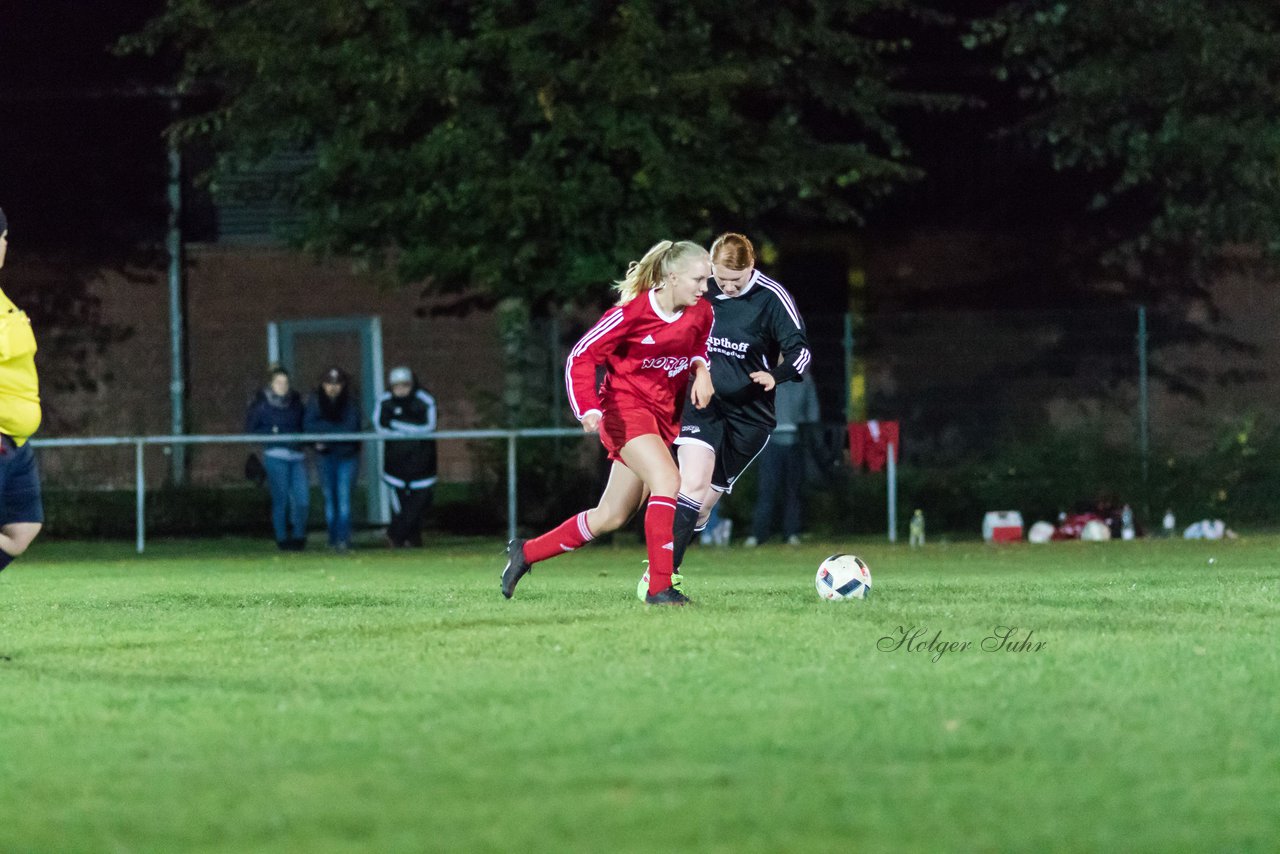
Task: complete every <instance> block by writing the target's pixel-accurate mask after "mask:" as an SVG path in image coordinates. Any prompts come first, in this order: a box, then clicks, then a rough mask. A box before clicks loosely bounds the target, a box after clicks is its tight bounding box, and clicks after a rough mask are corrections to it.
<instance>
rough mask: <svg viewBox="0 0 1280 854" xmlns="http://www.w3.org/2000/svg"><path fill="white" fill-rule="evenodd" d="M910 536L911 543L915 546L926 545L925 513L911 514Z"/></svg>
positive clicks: (918, 511) (917, 511) (920, 511)
mask: <svg viewBox="0 0 1280 854" xmlns="http://www.w3.org/2000/svg"><path fill="white" fill-rule="evenodd" d="M908 531H909V534H910V543H911V546H912V547H913V548H914V547H915V546H923V545H924V511H923V510H916V512H914V513H912V514H911V524H910V525H909V526H908Z"/></svg>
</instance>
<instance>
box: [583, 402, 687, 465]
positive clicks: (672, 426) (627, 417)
mask: <svg viewBox="0 0 1280 854" xmlns="http://www.w3.org/2000/svg"><path fill="white" fill-rule="evenodd" d="M646 433H653V434H655V435H657V436H658V437H659V438H660V439H662V444H664V445H667V446H670V445H671V443H672V442H674V441H675V440H676V436H678V435H679V434H680V422H678V421H676V422H674V423H672V422H671V421H670V420H664V419H660V418H658V417H657V416H655V415H654V414H653V411H652V410H650V409H647V408H645V407H641V406H611V407H609V408H608V409H606V410H605V413H604V417H602V418H601V419H600V441H601V442H602V443H603V444H604V449H605V450H606V451H608V452H609V459H611V460H617V461H618V462H622V456H621V452H622V446H623V445H625V444H627V442H630V441H631V440H632V439H634V438H636V437H637V436H643V435H645V434H646Z"/></svg>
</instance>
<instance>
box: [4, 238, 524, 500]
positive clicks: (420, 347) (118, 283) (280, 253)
mask: <svg viewBox="0 0 1280 854" xmlns="http://www.w3.org/2000/svg"><path fill="white" fill-rule="evenodd" d="M13 260H14V261H15V262H16V261H17V259H13ZM17 266H18V265H17V264H16V263H15V269H16V268H17ZM22 267H23V269H22V277H21V282H19V283H16V284H14V285H12V286H11V285H10V284H9V282H10V280H12V279H14V276H12V275H10V276H9V277H8V278H7V279H6V282H7V284H6V289H7V290H12V291H13V292H14V295H15V297H16V296H17V293H18V292H19V291H21V290H23V289H27V290H28V291H30V290H32V289H34V288H35V287H37V286H39V285H40V284H41V283H44V284H45V285H46V286H51V283H55V282H56V281H57V280H58V276H59V275H60V274H59V273H58V272H57V268H56V265H52V264H48V263H43V262H40V263H28V264H24V265H22ZM10 272H12V271H10ZM420 291H421V288H419V287H413V286H408V287H404V288H399V289H387V288H383V287H380V286H379V284H378V282H377V280H375V278H374V277H373V276H370V275H362V274H359V273H356V272H353V271H352V270H351V268H350V265H348V264H345V263H343V262H340V261H327V262H317V261H315V260H313V259H312V258H310V257H309V256H305V255H301V254H299V253H296V252H292V251H288V250H283V249H257V248H254V249H245V248H226V247H212V246H209V247H206V246H189V247H188V249H187V258H186V294H187V306H186V316H187V335H188V341H187V351H188V359H189V362H188V375H187V381H188V389H187V392H188V393H187V400H188V408H187V431H188V432H190V433H215V434H216V433H237V432H240V430H241V429H242V426H243V418H244V410H245V406H246V404H247V402H248V400H249V398H250V396H251V395H252V394H253V392H254V391H255V390H256V389H257V388H258V387H259V386H260V385H261V384H262V383H263V381H264V379H265V372H266V368H267V365H268V349H267V325H268V323H269V322H271V321H289V320H302V319H319V318H331V317H351V316H368V315H373V316H376V317H378V318H379V319H380V322H381V328H382V340H383V362H384V365H385V366H386V367H387V368H389V367H391V366H392V365H395V364H399V363H405V364H408V365H410V366H412V367H413V368H414V370H415V371H416V372H417V374H418V376H419V378H420V380H421V382H422V384H423V385H424V386H425V387H426V388H427V389H429V390H430V391H431V392H432V394H434V395H435V396H436V399H437V402H438V404H439V427H440V429H465V428H469V427H478V426H490V425H488V424H481V423H479V416H478V415H477V407H476V404H477V400H478V399H479V396H480V395H481V394H483V393H484V392H485V391H486V390H493V389H497V388H499V386H500V383H501V376H502V365H501V363H500V360H499V355H498V353H499V351H498V348H497V346H496V343H495V342H496V329H495V325H494V318H493V315H492V313H490V312H487V311H473V312H471V313H470V314H468V315H466V316H462V317H454V316H444V317H434V316H431V314H430V312H429V311H426V310H425V309H428V308H429V307H430V306H431V303H430V302H429V301H425V300H423V299H422V298H421V296H420ZM89 292H90V294H91V295H92V296H93V297H96V298H97V299H98V300H99V305H98V311H99V317H98V322H99V323H101V324H102V325H104V326H105V327H109V328H120V329H128V330H129V335H128V337H127V338H126V339H125V340H123V341H118V342H116V343H112V344H110V345H108V346H107V347H106V349H105V351H104V352H103V353H102V354H101V355H100V356H95V357H92V358H91V359H89V363H88V364H87V365H85V366H84V372H85V373H86V374H88V375H91V376H93V377H96V378H97V380H98V382H97V385H96V388H89V387H88V386H87V385H86V384H83V383H80V384H76V383H74V382H72V381H70V380H68V381H65V382H63V381H55V377H62V376H63V375H64V374H66V373H67V370H68V366H67V365H65V364H63V362H65V361H66V359H65V358H64V357H62V356H60V355H59V353H58V350H59V347H58V345H57V343H56V341H55V337H56V334H57V333H56V332H55V331H53V330H38V334H39V336H40V340H41V357H40V358H41V363H40V366H41V371H42V386H43V396H44V401H45V406H46V413H47V414H46V424H45V427H44V429H43V430H42V435H43V436H45V437H51V436H65V435H83V436H93V435H137V434H160V433H168V432H169V426H170V407H169V380H170V367H169V364H170V356H169V353H170V346H169V314H168V311H169V310H168V290H167V284H166V280H165V277H164V274H163V272H160V271H153V270H148V271H143V272H139V273H138V274H136V275H134V274H130V275H123V274H121V273H117V272H104V273H102V274H100V275H99V276H97V277H95V278H93V279H92V280H91V281H90V282H89ZM335 343H341V342H335ZM322 344H323V339H321V340H320V341H319V342H316V341H312V342H311V346H310V347H309V348H308V350H307V353H306V356H307V357H308V358H309V360H310V361H311V362H315V363H316V364H315V365H312V366H311V367H309V368H306V369H305V370H304V369H303V368H302V367H297V368H294V367H292V366H290V367H291V370H293V371H294V373H295V377H294V387H295V388H297V389H298V390H299V391H301V392H304V393H306V392H309V391H310V390H311V389H312V388H314V387H315V385H316V382H317V379H318V376H319V371H320V370H321V369H322V368H323V367H324V366H325V364H327V363H329V362H330V361H338V362H340V363H342V362H347V363H348V364H344V367H346V368H348V370H352V371H353V372H354V371H355V369H356V367H357V366H355V365H354V364H350V363H349V361H350V360H352V359H354V358H355V357H356V354H357V352H358V351H357V350H356V349H355V347H354V346H343V347H340V348H338V349H340V350H341V351H342V352H338V353H335V354H333V356H332V357H326V355H325V354H324V353H323V352H322ZM318 346H321V349H320V350H318V349H317V347H318ZM55 360H56V361H57V363H58V364H57V365H55ZM46 362H47V363H48V364H47V366H46ZM366 420H367V414H366ZM246 452H247V451H246V449H245V448H244V447H243V446H240V447H237V448H229V447H206V448H198V449H193V450H192V451H191V472H192V479H193V480H194V481H195V482H208V483H215V482H219V481H220V480H225V479H227V478H239V477H240V466H241V465H242V464H243V461H244V457H245V454H246ZM148 453H149V456H148V460H147V468H148V474H149V478H148V479H149V480H150V481H151V482H153V483H154V482H158V481H160V480H162V479H163V475H164V473H165V471H166V463H165V459H164V452H163V450H162V449H154V451H149V452H148ZM43 456H44V458H45V468H46V471H47V474H48V476H49V477H50V478H51V479H52V480H53V481H54V482H55V483H56V482H57V481H58V480H59V478H60V477H66V476H68V475H69V474H70V473H71V472H72V471H73V470H74V471H76V472H85V471H92V472H94V473H95V478H96V479H99V482H100V485H104V486H108V485H109V486H122V485H127V484H131V483H132V478H133V462H132V450H129V449H117V450H103V451H97V450H94V451H81V452H75V453H72V452H70V451H63V450H54V449H50V450H49V451H48V452H46V453H45V454H44V455H43ZM440 469H441V470H440V474H441V477H442V478H443V479H445V480H466V479H468V478H469V477H470V476H471V459H470V454H469V453H468V451H467V448H466V447H465V445H464V444H463V443H460V442H454V441H446V442H442V443H441V448H440ZM77 480H78V481H82V480H83V475H77Z"/></svg>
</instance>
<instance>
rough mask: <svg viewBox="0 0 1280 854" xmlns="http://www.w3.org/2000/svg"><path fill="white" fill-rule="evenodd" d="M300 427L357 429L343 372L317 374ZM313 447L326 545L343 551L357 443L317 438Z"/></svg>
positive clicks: (357, 414)
mask: <svg viewBox="0 0 1280 854" xmlns="http://www.w3.org/2000/svg"><path fill="white" fill-rule="evenodd" d="M302 429H303V431H304V432H306V433H318V434H325V433H358V432H359V431H360V409H359V408H358V407H357V406H356V403H355V400H354V399H353V395H352V393H351V379H350V377H349V376H348V375H347V372H346V371H344V370H342V369H341V368H338V367H332V368H329V369H328V370H326V371H325V372H324V373H323V374H322V375H321V376H320V384H319V385H318V386H317V387H316V390H315V391H314V392H312V394H311V397H310V398H308V400H307V408H306V412H305V413H304V414H303V416H302ZM315 449H316V470H317V472H318V473H319V475H320V490H321V492H323V493H324V522H325V526H326V527H327V528H328V529H329V548H331V549H333V550H335V551H339V552H345V551H347V550H348V549H350V548H351V493H352V491H353V489H354V487H355V482H356V472H357V470H358V468H359V461H360V443H359V442H346V441H342V442H327V441H318V442H316V443H315Z"/></svg>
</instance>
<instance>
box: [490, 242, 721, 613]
mask: <svg viewBox="0 0 1280 854" xmlns="http://www.w3.org/2000/svg"><path fill="white" fill-rule="evenodd" d="M710 275H711V259H710V256H709V255H708V254H707V251H706V250H705V249H703V248H702V247H701V246H698V245H697V244H695V243H689V242H680V243H672V242H671V241H669V240H664V241H662V242H661V243H658V244H656V245H655V246H653V247H652V248H651V249H650V250H649V251H648V252H646V253H645V256H644V257H643V258H642V259H640V260H639V261H633V262H631V264H630V266H629V267H628V268H627V275H626V277H625V278H624V279H623V280H622V281H620V282H618V283H617V285H616V289H617V290H618V293H619V298H618V303H617V305H615V306H614V307H613V308H611V309H609V310H608V311H606V312H605V313H604V315H603V316H602V317H601V318H600V320H599V321H597V322H596V325H595V326H593V327H591V329H590V330H589V331H588V332H587V334H586V335H584V336H583V337H582V339H581V340H580V341H578V343H577V344H576V345H574V348H573V350H572V351H571V352H570V354H569V359H568V361H567V363H566V364H565V384H566V385H567V387H568V392H569V404H570V406H571V407H572V409H573V414H574V416H575V417H577V419H578V420H579V421H580V422H581V423H582V429H583V430H584V431H586V432H588V433H597V432H598V433H599V435H600V441H601V442H602V443H603V444H604V447H605V449H606V450H607V451H608V452H609V459H611V460H613V467H612V468H611V470H610V472H609V482H608V484H607V485H606V486H605V489H604V494H603V495H602V496H601V497H600V502H599V503H598V504H597V505H596V506H595V507H593V508H592V509H590V510H584V511H583V512H581V513H579V514H577V515H576V516H572V517H570V518H569V519H566V520H565V521H564V522H563V523H561V524H560V525H559V526H558V527H556V528H553V529H552V530H550V531H548V532H547V533H545V534H543V535H542V536H540V537H535V538H534V539H531V540H522V539H514V540H512V541H511V542H510V543H508V544H507V565H506V567H505V568H504V569H503V571H502V595H503V596H506V597H507V598H508V599H509V598H511V594H512V593H513V592H514V591H515V589H516V584H518V583H519V581H520V579H521V578H523V577H524V575H525V573H527V572H528V571H529V569H530V567H531V566H532V565H533V564H535V563H537V562H539V561H543V560H546V559H548V558H552V557H555V556H556V555H560V554H564V553H565V552H571V551H573V550H574V549H576V548H578V547H579V546H583V545H585V544H587V543H588V542H590V541H591V540H592V539H594V538H595V537H597V536H599V535H601V534H604V533H607V532H609V531H614V530H617V529H618V528H620V527H621V526H622V525H624V524H626V521H627V520H628V519H630V518H631V516H632V515H633V514H634V513H635V511H636V510H637V509H639V507H640V505H641V504H642V503H644V500H645V497H646V496H648V499H649V500H648V507H647V509H646V510H645V515H644V535H645V544H646V547H647V549H648V553H649V595H648V596H647V597H646V598H645V602H647V603H648V604H650V605H684V604H686V603H687V602H688V601H689V599H688V598H687V597H686V596H685V595H684V594H683V593H681V592H680V591H679V590H677V589H676V588H675V587H673V586H672V583H671V574H672V562H671V557H672V525H673V523H674V520H675V512H676V493H677V492H678V491H679V489H680V472H679V469H677V468H676V464H675V461H674V460H673V458H672V454H671V443H672V442H673V441H674V440H675V438H676V436H677V435H678V434H679V432H680V412H681V409H682V408H683V405H684V399H685V395H686V393H688V391H689V387H690V384H691V383H690V379H689V375H690V374H691V373H692V374H693V380H692V397H691V400H692V401H693V405H694V406H695V407H697V408H698V409H702V408H704V407H705V406H706V405H707V404H708V403H709V402H710V401H711V396H712V395H713V394H714V393H715V392H714V389H713V388H712V385H711V372H710V369H709V368H708V360H707V336H708V334H709V333H710V332H711V322H712V314H711V307H710V306H709V305H707V303H706V302H705V301H704V300H703V299H702V295H703V294H704V293H706V290H707V279H708V278H709V277H710ZM598 365H603V366H604V369H605V378H604V382H603V383H602V384H601V386H600V388H599V389H597V388H596V367H597V366H598Z"/></svg>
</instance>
